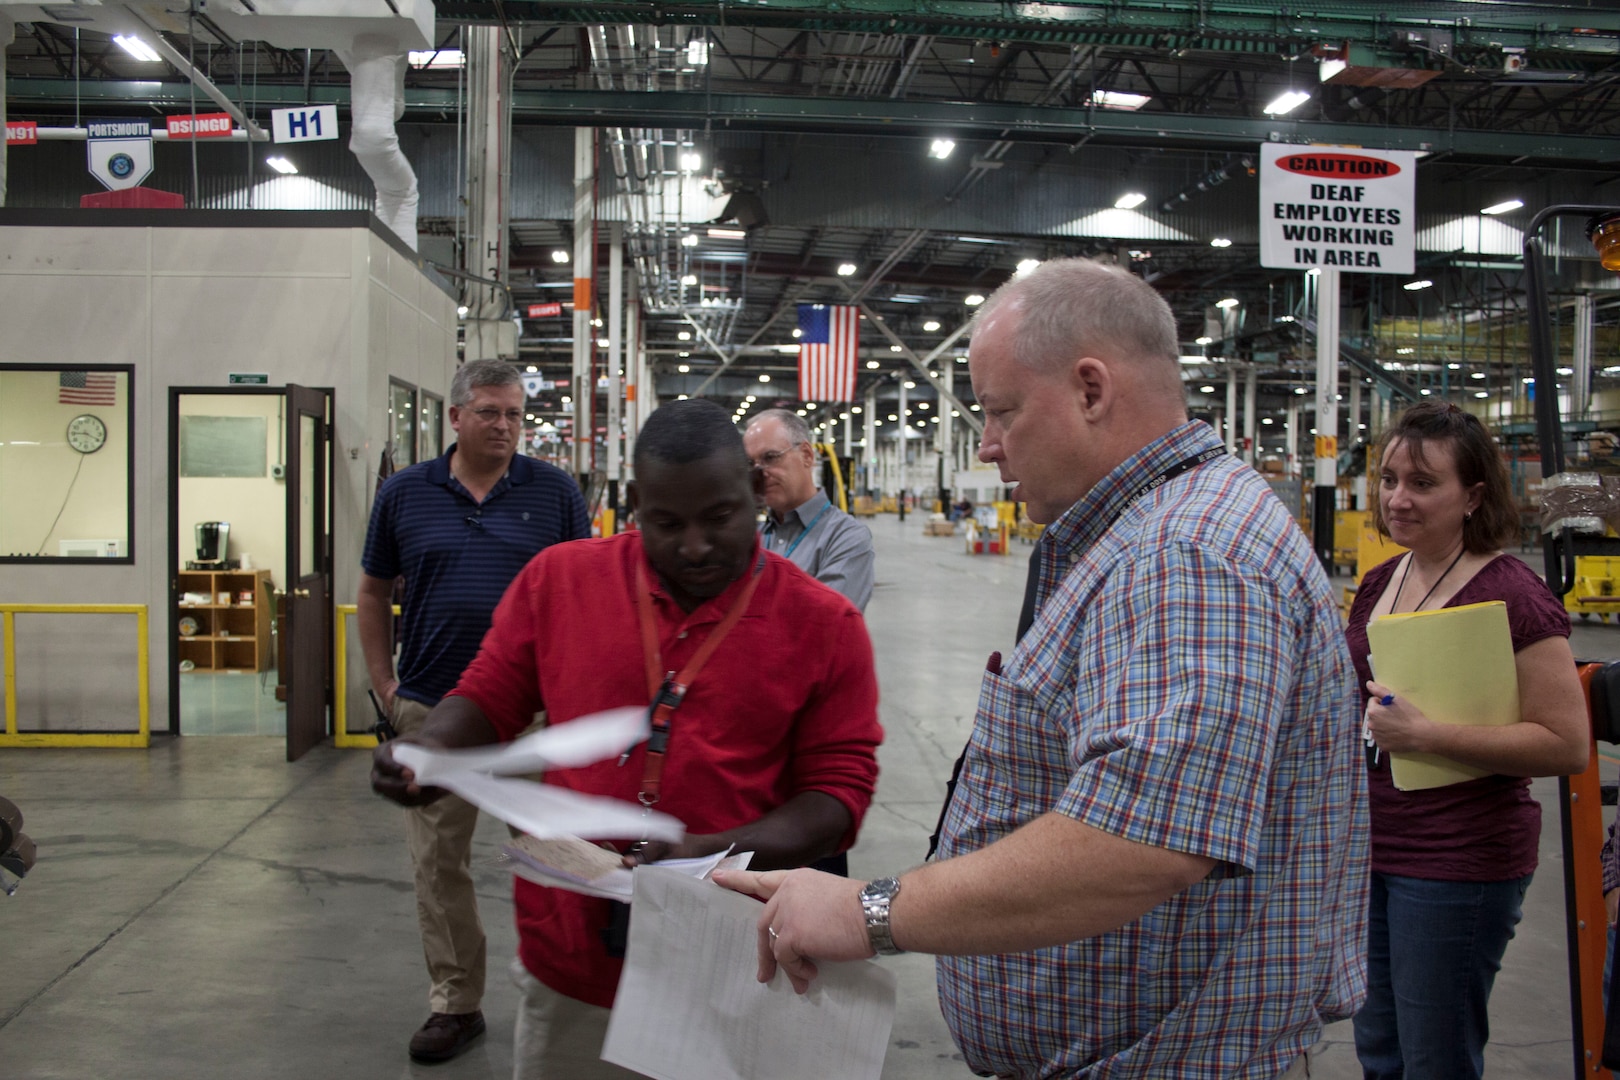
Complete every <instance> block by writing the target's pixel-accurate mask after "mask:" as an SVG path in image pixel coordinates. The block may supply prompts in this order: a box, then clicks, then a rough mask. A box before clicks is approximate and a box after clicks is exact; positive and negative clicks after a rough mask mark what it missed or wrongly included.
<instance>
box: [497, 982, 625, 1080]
mask: <svg viewBox="0 0 1620 1080" xmlns="http://www.w3.org/2000/svg"><path fill="white" fill-rule="evenodd" d="M511 971H512V982H513V983H514V984H515V985H516V986H517V988H518V990H519V991H521V992H522V995H523V997H522V1000H521V1001H519V1002H518V1012H517V1031H516V1032H515V1035H514V1038H513V1045H512V1080H638V1078H640V1077H641V1075H642V1074H641V1073H638V1072H631V1071H630V1070H629V1069H622V1068H620V1067H619V1066H617V1065H610V1064H608V1063H607V1062H605V1061H603V1060H602V1043H603V1041H604V1040H605V1039H606V1038H607V1025H608V1016H609V1015H610V1010H608V1009H604V1008H602V1007H600V1006H598V1005H587V1004H586V1003H585V1002H583V1001H576V1000H575V999H573V998H571V997H567V996H565V995H563V994H559V993H557V992H556V991H555V990H553V989H551V987H549V986H547V985H546V984H545V983H543V982H541V981H540V980H539V979H537V978H535V977H534V976H533V975H530V974H529V969H528V968H526V967H524V966H523V961H522V960H518V959H514V960H513V961H512V968H511Z"/></svg>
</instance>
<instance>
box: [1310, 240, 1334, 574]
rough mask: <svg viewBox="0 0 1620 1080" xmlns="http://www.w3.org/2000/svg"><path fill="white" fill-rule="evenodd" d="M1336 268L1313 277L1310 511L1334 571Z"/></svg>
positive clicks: (1321, 552)
mask: <svg viewBox="0 0 1620 1080" xmlns="http://www.w3.org/2000/svg"><path fill="white" fill-rule="evenodd" d="M1338 395H1339V268H1338V267H1336V266H1324V267H1322V268H1321V274H1320V275H1318V277H1317V279H1316V491H1315V497H1314V500H1313V509H1312V514H1311V525H1312V533H1313V536H1314V538H1315V541H1316V557H1317V558H1318V559H1321V560H1322V565H1323V567H1324V568H1325V569H1326V570H1327V571H1328V572H1329V573H1330V574H1331V573H1332V572H1333V511H1334V510H1336V509H1337V508H1338V469H1339V399H1338Z"/></svg>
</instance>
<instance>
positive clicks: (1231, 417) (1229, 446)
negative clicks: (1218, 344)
mask: <svg viewBox="0 0 1620 1080" xmlns="http://www.w3.org/2000/svg"><path fill="white" fill-rule="evenodd" d="M1232 366H1233V365H1232V362H1231V361H1227V364H1226V423H1225V424H1223V425H1222V426H1223V427H1224V428H1225V429H1226V432H1225V435H1226V452H1227V453H1228V454H1230V453H1233V452H1234V451H1236V450H1237V418H1238V411H1237V372H1235V371H1233V370H1232Z"/></svg>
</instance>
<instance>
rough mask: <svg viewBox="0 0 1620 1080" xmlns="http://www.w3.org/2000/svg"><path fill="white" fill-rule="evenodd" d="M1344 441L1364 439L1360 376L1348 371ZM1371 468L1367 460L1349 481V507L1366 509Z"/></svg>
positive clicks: (1350, 444)
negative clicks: (1351, 496)
mask: <svg viewBox="0 0 1620 1080" xmlns="http://www.w3.org/2000/svg"><path fill="white" fill-rule="evenodd" d="M1344 441H1345V444H1346V445H1348V446H1354V445H1356V443H1358V442H1362V441H1364V440H1363V439H1362V435H1361V376H1360V375H1358V374H1356V373H1355V372H1351V373H1350V421H1349V423H1348V424H1346V425H1345V436H1344ZM1373 469H1374V463H1373V462H1371V461H1368V462H1367V467H1366V468H1365V469H1363V470H1362V473H1361V475H1360V476H1359V477H1357V478H1356V479H1355V480H1353V481H1351V483H1352V485H1353V486H1352V494H1353V495H1354V505H1353V506H1352V507H1351V509H1353V510H1365V509H1367V477H1368V476H1370V475H1371V474H1372V472H1373Z"/></svg>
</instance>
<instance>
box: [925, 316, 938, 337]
mask: <svg viewBox="0 0 1620 1080" xmlns="http://www.w3.org/2000/svg"><path fill="white" fill-rule="evenodd" d="M938 330H939V321H938V320H937V319H929V320H928V321H927V322H925V323H923V333H925V334H932V333H936V332H937V331H938Z"/></svg>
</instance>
